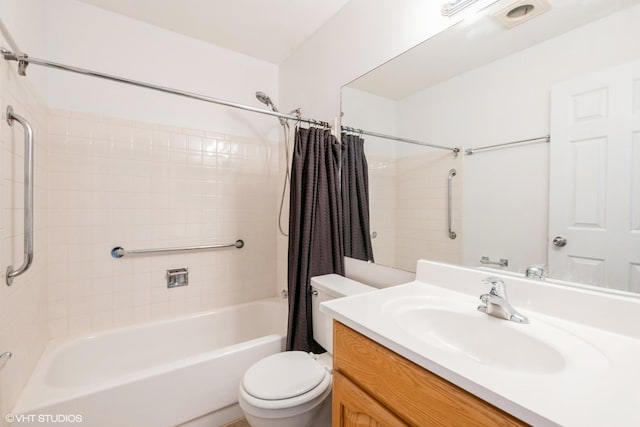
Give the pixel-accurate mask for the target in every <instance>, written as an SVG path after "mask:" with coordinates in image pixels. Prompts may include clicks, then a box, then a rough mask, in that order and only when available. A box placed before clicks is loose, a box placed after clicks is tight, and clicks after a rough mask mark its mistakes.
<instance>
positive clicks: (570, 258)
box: [342, 0, 640, 294]
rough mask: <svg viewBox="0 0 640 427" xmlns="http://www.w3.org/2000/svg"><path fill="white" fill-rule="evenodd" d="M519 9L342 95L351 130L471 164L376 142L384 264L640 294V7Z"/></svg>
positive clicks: (438, 41) (372, 185) (377, 251)
mask: <svg viewBox="0 0 640 427" xmlns="http://www.w3.org/2000/svg"><path fill="white" fill-rule="evenodd" d="M512 3H514V2H513V1H498V2H496V3H494V4H493V5H491V6H490V7H488V8H486V9H485V10H483V11H481V12H480V13H477V14H476V15H477V16H473V17H471V16H470V17H467V18H466V19H464V20H463V21H461V22H459V23H458V24H456V25H454V26H452V27H450V28H449V29H447V30H445V31H443V32H442V33H440V34H438V35H436V36H434V37H432V38H431V39H429V40H427V41H425V42H423V43H422V44H420V45H418V46H416V47H415V48H413V49H411V50H409V51H407V52H405V53H404V54H402V55H400V56H398V57H396V58H394V59H393V60H391V61H389V62H387V63H385V64H383V65H381V66H380V67H378V68H376V69H374V70H372V71H371V72H369V73H367V74H365V75H364V76H362V77H360V78H358V79H356V80H355V81H353V82H351V83H349V84H347V85H346V86H344V87H343V88H342V111H343V119H342V124H343V126H349V127H353V128H362V129H366V130H370V131H374V132H379V133H383V134H388V135H396V136H400V137H404V138H410V139H414V140H419V141H425V142H429V143H432V144H437V145H443V146H448V147H461V148H462V151H461V153H460V154H459V155H458V156H457V157H454V155H453V154H452V153H451V152H450V151H445V150H438V149H433V148H428V147H423V146H419V145H414V144H406V143H402V142H396V141H391V140H388V139H382V138H375V137H370V136H363V138H364V139H365V143H364V147H365V153H366V156H367V162H368V168H369V199H370V223H371V230H370V231H371V236H372V246H373V253H374V262H375V263H378V264H383V265H389V266H393V267H396V268H399V269H403V270H410V271H411V270H414V269H415V265H416V260H418V259H430V260H436V261H442V262H447V263H454V264H462V265H466V266H473V267H487V268H498V269H502V270H506V271H509V272H513V273H514V274H526V273H527V270H528V273H529V274H530V275H536V274H540V273H542V274H544V275H545V276H547V277H546V278H545V279H546V280H558V281H566V282H571V283H580V284H586V285H592V286H597V287H599V288H601V289H602V288H607V289H611V290H615V291H620V292H625V293H628V292H631V293H636V294H637V293H640V48H638V40H640V25H638V22H640V0H613V1H612V0H588V1H587V0H563V1H551V0H549V1H548V4H549V6H550V9H549V10H547V11H544V12H543V13H540V14H538V15H537V16H533V17H532V18H528V17H526V16H521V17H519V18H518V19H520V22H505V20H504V19H503V18H500V15H501V14H502V15H504V14H505V13H506V12H508V6H509V5H510V4H512ZM532 3H539V2H537V1H536V2H532ZM542 3H544V2H542ZM534 15H535V14H534ZM547 135H550V138H549V139H547ZM518 141H525V142H520V143H515V144H510V143H512V142H518ZM507 143H509V144H507ZM500 144H507V145H500ZM494 145H500V146H498V147H493V146H494ZM487 147H488V148H487ZM465 150H466V153H465ZM469 150H471V151H469ZM449 220H450V222H451V228H452V231H453V232H455V239H454V238H451V235H450V233H449V230H448V228H449V227H448V226H449V224H448V221H449Z"/></svg>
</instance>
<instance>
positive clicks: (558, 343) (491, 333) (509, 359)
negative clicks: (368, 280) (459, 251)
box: [383, 297, 604, 374]
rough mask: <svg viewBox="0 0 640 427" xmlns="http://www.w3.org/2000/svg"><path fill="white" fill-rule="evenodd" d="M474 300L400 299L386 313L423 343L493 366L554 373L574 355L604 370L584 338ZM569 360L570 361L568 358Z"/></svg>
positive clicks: (388, 305)
mask: <svg viewBox="0 0 640 427" xmlns="http://www.w3.org/2000/svg"><path fill="white" fill-rule="evenodd" d="M476 307H477V304H476V302H475V300H469V302H468V303H461V302H459V301H457V300H454V299H448V298H435V297H422V298H421V297H418V298H416V297H413V298H396V299H393V300H391V301H388V302H387V304H385V306H384V308H383V311H384V312H385V313H387V314H388V315H389V317H390V318H391V319H393V320H394V321H395V322H396V324H397V325H398V326H399V328H400V329H401V330H403V331H404V332H405V333H407V334H409V335H411V336H412V337H414V338H416V339H418V340H420V341H421V342H422V343H423V344H426V345H427V346H429V347H431V348H433V349H437V350H439V351H441V352H444V353H445V354H446V355H447V357H451V356H455V357H457V358H460V359H464V360H468V361H472V362H474V363H478V364H481V365H485V366H488V367H492V368H496V369H502V370H509V371H513V372H519V373H524V374H552V373H556V372H559V371H562V370H565V369H566V368H567V365H568V363H569V362H570V360H569V359H574V358H573V357H570V355H571V354H575V351H576V350H580V353H581V354H582V356H583V357H586V359H584V360H591V361H596V362H595V363H596V364H597V365H600V366H602V362H603V360H604V357H603V356H602V354H601V353H600V352H599V351H598V350H597V349H595V348H593V347H591V346H590V345H588V343H586V342H584V341H583V340H581V339H580V338H578V337H576V336H574V335H572V334H570V333H567V332H565V331H564V330H562V329H559V328H554V327H553V326H551V325H548V324H546V323H544V322H540V321H536V319H533V320H532V322H531V323H530V324H520V323H515V322H510V321H507V320H503V319H498V318H496V317H493V316H489V315H487V314H484V313H481V312H479V311H477V310H476ZM568 355H569V357H567V356H568Z"/></svg>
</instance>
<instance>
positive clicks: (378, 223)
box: [367, 156, 397, 266]
mask: <svg viewBox="0 0 640 427" xmlns="http://www.w3.org/2000/svg"><path fill="white" fill-rule="evenodd" d="M367 164H368V166H369V217H370V219H369V221H370V223H371V224H370V230H371V234H372V239H371V244H372V246H373V257H374V261H375V262H376V263H377V264H380V265H388V266H396V215H397V208H396V179H397V178H396V159H395V158H394V157H383V156H368V157H367ZM374 233H375V234H374ZM374 235H375V236H376V237H373V236H374Z"/></svg>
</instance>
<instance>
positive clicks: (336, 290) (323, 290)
mask: <svg viewBox="0 0 640 427" xmlns="http://www.w3.org/2000/svg"><path fill="white" fill-rule="evenodd" d="M311 288H312V289H313V307H312V316H313V336H314V338H315V340H316V341H317V342H318V343H319V344H320V345H322V346H323V347H324V348H325V349H326V350H327V352H326V353H323V354H320V355H315V354H309V353H305V352H302V351H288V352H284V353H277V354H273V355H271V356H268V357H265V358H264V359H262V360H260V361H259V362H257V363H255V364H254V365H253V366H251V367H250V368H249V369H248V370H247V372H245V374H244V377H243V378H242V382H241V383H240V392H239V396H238V403H239V404H240V407H241V408H242V410H243V411H244V414H245V416H246V418H247V421H248V422H249V424H250V425H251V426H252V427H311V426H313V427H329V426H330V425H331V384H332V375H331V374H332V367H333V361H332V359H331V354H332V352H333V325H332V319H331V317H328V316H326V315H325V314H323V313H320V303H321V302H324V301H328V300H332V299H335V298H340V297H344V296H348V295H356V294H361V293H365V292H370V291H373V290H375V288H372V287H370V286H367V285H363V284H362V283H358V282H355V281H353V280H351V279H347V278H346V277H342V276H340V275H337V274H326V275H324V276H317V277H312V278H311Z"/></svg>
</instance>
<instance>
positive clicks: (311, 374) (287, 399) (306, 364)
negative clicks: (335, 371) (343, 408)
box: [240, 351, 332, 409]
mask: <svg viewBox="0 0 640 427" xmlns="http://www.w3.org/2000/svg"><path fill="white" fill-rule="evenodd" d="M331 383H332V376H331V374H330V373H329V372H328V371H327V369H325V368H324V367H323V366H322V365H321V364H320V363H318V362H317V361H316V360H315V359H314V358H313V357H312V356H311V355H309V354H307V353H305V352H302V351H288V352H284V353H277V354H274V355H271V356H269V357H267V358H265V359H263V360H261V361H259V362H257V363H256V364H255V365H253V366H252V367H251V368H249V370H248V371H247V372H246V373H245V375H244V377H243V379H242V382H241V384H240V394H241V396H242V398H243V399H244V400H245V401H246V402H247V403H248V404H250V405H252V406H254V407H256V408H261V409H283V408H292V407H296V406H300V405H304V404H305V403H307V402H311V401H313V400H314V399H317V398H318V397H321V399H319V400H320V401H321V400H322V399H324V397H325V396H326V394H327V393H329V392H331ZM305 406H306V405H305Z"/></svg>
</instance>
